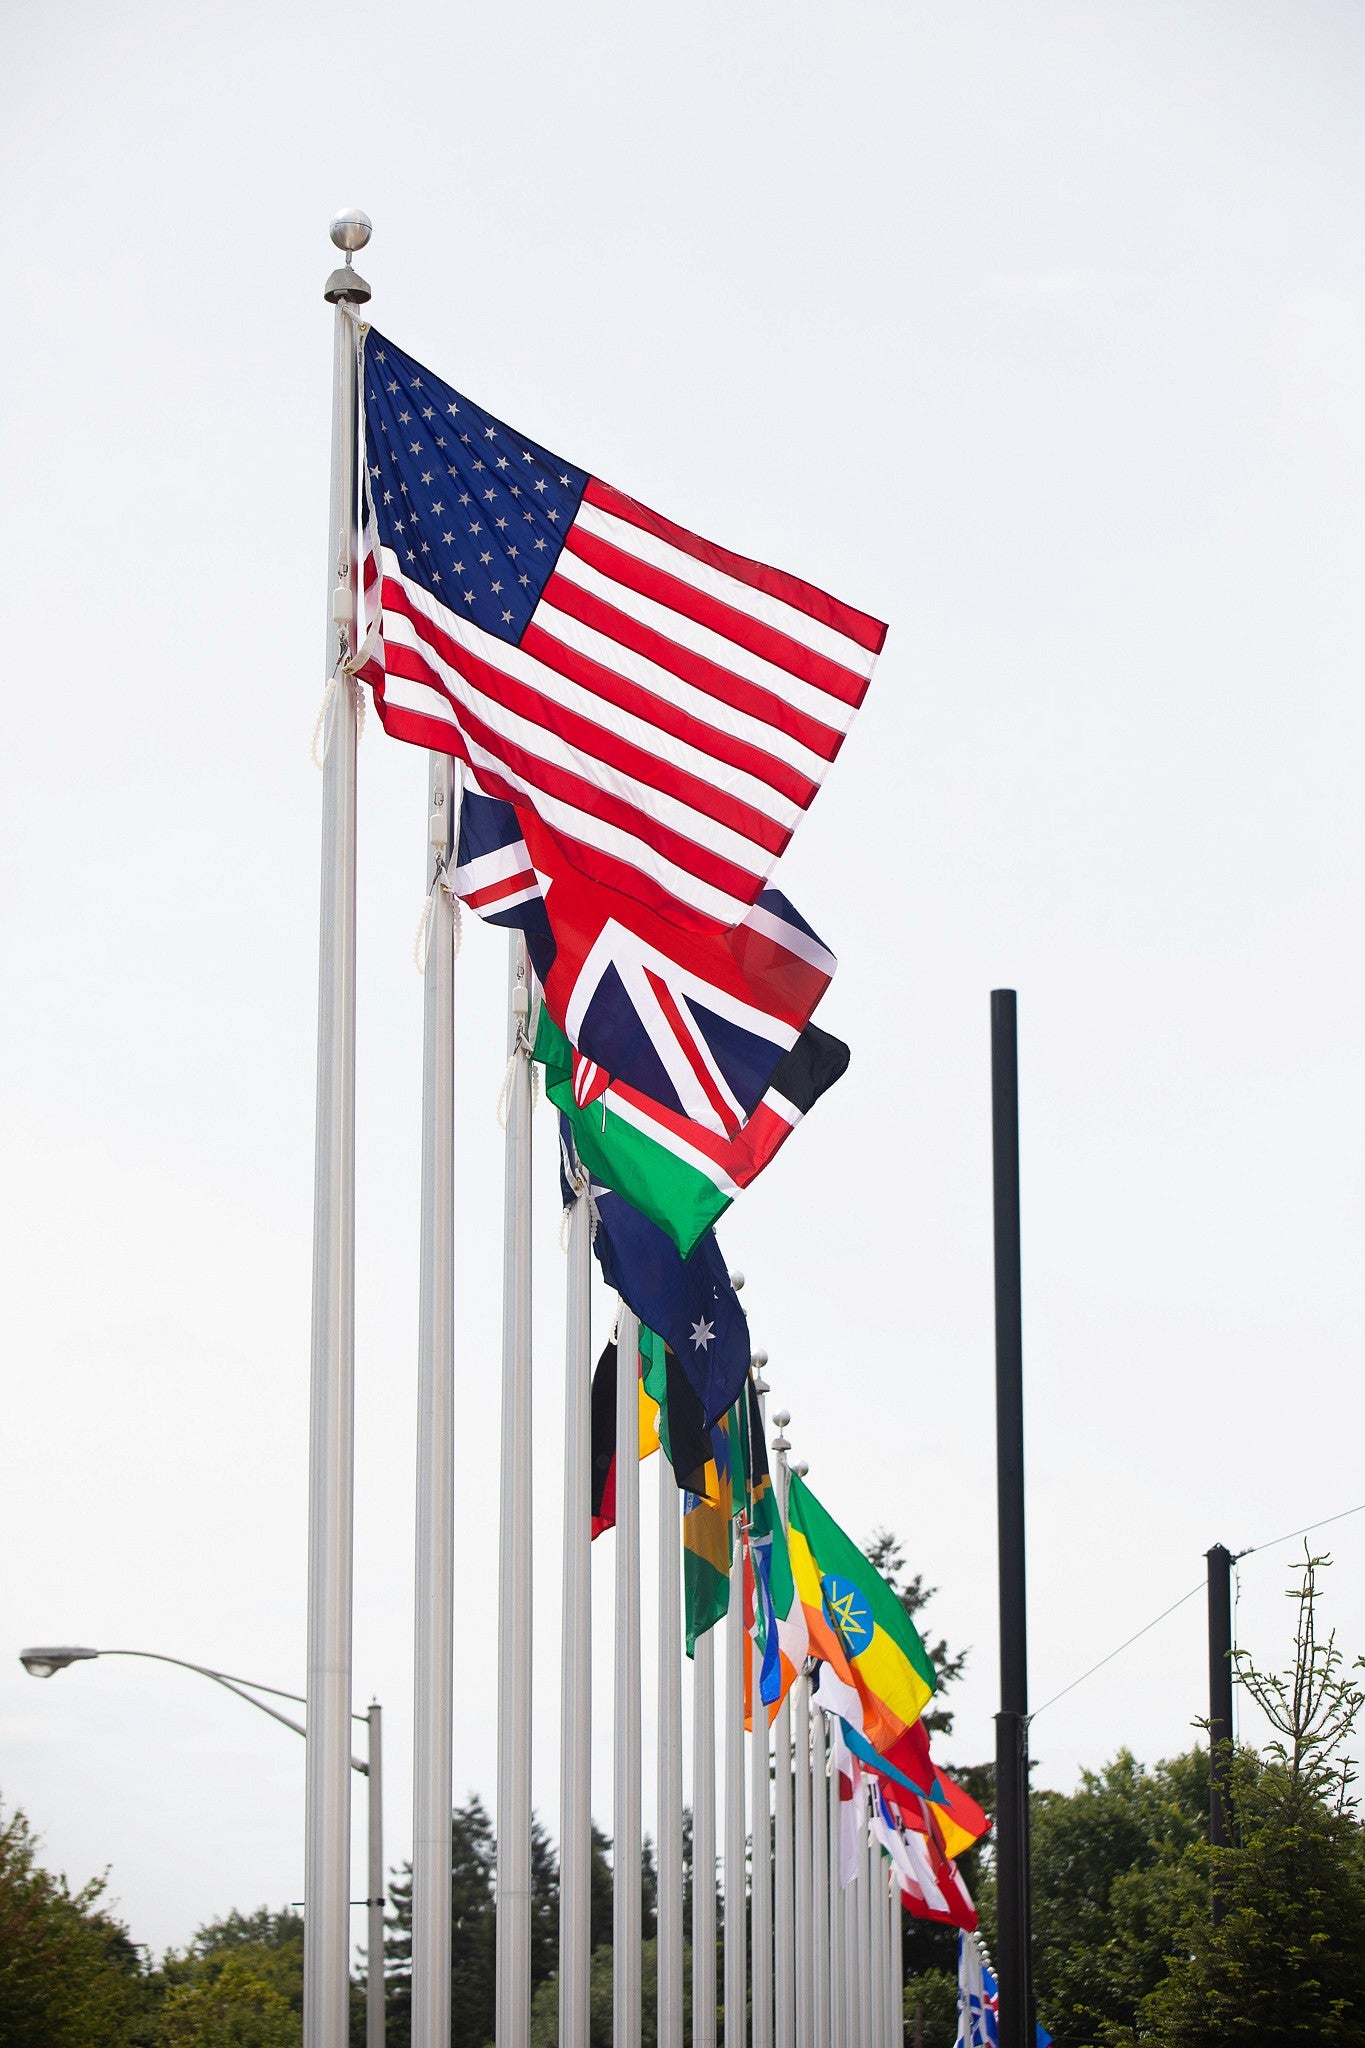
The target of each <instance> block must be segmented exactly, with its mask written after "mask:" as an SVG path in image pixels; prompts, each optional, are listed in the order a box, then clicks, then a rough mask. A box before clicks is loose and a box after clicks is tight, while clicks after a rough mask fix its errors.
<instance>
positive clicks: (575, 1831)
mask: <svg viewBox="0 0 1365 2048" xmlns="http://www.w3.org/2000/svg"><path fill="white" fill-rule="evenodd" d="M580 1174H581V1182H582V1184H581V1188H580V1192H579V1194H578V1196H577V1199H576V1200H575V1202H574V1205H573V1207H572V1209H571V1210H570V1211H569V1274H568V1296H567V1306H566V1314H565V1336H564V1378H565V1387H564V1594H563V1622H562V1634H561V1637H560V1671H559V1686H560V1692H559V1815H560V1818H559V2041H560V2048H588V2039H589V2032H590V2025H589V2011H588V1997H589V1974H590V1970H591V1964H592V1933H591V1920H592V1319H591V1299H592V1205H591V1201H590V1199H589V1196H588V1185H587V1175H586V1174H585V1173H582V1169H580Z"/></svg>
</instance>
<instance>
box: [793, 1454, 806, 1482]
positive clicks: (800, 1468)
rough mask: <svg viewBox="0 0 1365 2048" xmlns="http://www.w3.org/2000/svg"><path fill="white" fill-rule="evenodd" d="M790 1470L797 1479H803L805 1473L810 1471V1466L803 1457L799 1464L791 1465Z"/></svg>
mask: <svg viewBox="0 0 1365 2048" xmlns="http://www.w3.org/2000/svg"><path fill="white" fill-rule="evenodd" d="M792 1471H793V1472H794V1473H795V1474H796V1476H797V1478H798V1479H804V1478H805V1476H806V1474H807V1473H808V1472H809V1471H810V1466H809V1465H808V1464H807V1463H806V1461H805V1459H804V1458H803V1459H802V1460H801V1462H800V1464H799V1465H793V1466H792Z"/></svg>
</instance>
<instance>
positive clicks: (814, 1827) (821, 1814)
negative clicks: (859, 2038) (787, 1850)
mask: <svg viewBox="0 0 1365 2048" xmlns="http://www.w3.org/2000/svg"><path fill="white" fill-rule="evenodd" d="M810 1724H811V1830H810V1833H811V1926H810V1935H811V2040H812V2042H813V2044H814V2048H830V2039H829V1800H828V1798H827V1797H826V1793H825V1717H824V1714H823V1712H822V1711H821V1710H820V1708H818V1707H817V1708H816V1709H815V1711H814V1713H813V1714H812V1715H811V1717H810Z"/></svg>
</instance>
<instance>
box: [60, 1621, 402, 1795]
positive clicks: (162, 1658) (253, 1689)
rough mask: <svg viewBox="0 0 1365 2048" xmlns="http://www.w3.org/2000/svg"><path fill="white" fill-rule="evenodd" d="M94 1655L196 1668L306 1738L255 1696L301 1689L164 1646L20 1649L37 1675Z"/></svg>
mask: <svg viewBox="0 0 1365 2048" xmlns="http://www.w3.org/2000/svg"><path fill="white" fill-rule="evenodd" d="M93 1657H143V1658H145V1659H146V1660H147V1661H148V1662H149V1663H152V1664H173V1665H175V1667H176V1669H177V1670H179V1671H194V1672H197V1673H198V1675H199V1676H200V1678H211V1679H212V1680H213V1683H214V1684H215V1685H221V1686H222V1688H223V1690H224V1691H225V1692H231V1693H235V1694H236V1695H237V1698H238V1699H239V1700H245V1701H246V1703H247V1705H248V1706H249V1707H258V1708H259V1709H260V1711H261V1713H263V1714H269V1716H270V1718H271V1720H272V1721H279V1722H281V1723H282V1725H283V1726H284V1727H286V1728H292V1729H293V1731H294V1733H295V1734H296V1735H302V1736H303V1737H304V1739H305V1741H306V1740H307V1737H308V1730H307V1729H306V1728H305V1727H304V1725H303V1722H302V1721H296V1720H295V1719H294V1718H293V1716H292V1715H290V1714H282V1713H281V1712H280V1710H279V1708H278V1707H272V1706H268V1705H267V1703H266V1702H265V1701H264V1700H260V1699H257V1697H256V1695H257V1693H259V1692H268V1693H269V1694H270V1695H271V1697H272V1698H274V1699H277V1700H293V1701H295V1702H296V1703H297V1704H298V1705H299V1706H303V1705H304V1697H303V1694H302V1693H298V1692H285V1691H283V1690H282V1689H281V1687H279V1686H278V1685H261V1684H260V1683H259V1682H258V1681H257V1680H256V1679H254V1678H238V1677H236V1676H234V1674H233V1673H232V1672H230V1671H215V1670H214V1669H213V1667H212V1665H210V1664H192V1663H191V1662H190V1661H189V1659H188V1658H187V1657H168V1656H167V1655H166V1654H165V1652H164V1651H161V1650H87V1649H67V1648H63V1649H58V1650H23V1651H21V1652H20V1661H21V1662H22V1663H23V1664H24V1666H25V1667H26V1668H27V1669H28V1670H30V1671H32V1672H33V1675H34V1676H35V1677H42V1678H49V1677H51V1675H52V1673H53V1672H54V1671H60V1670H62V1669H63V1668H64V1666H66V1665H67V1664H76V1663H86V1662H88V1661H89V1660H90V1659H91V1658H93ZM366 1718H367V1716H366V1715H364V1714H355V1713H353V1714H352V1715H351V1719H352V1720H353V1721H364V1720H365V1719H366ZM351 1769H352V1770H353V1771H359V1772H360V1773H361V1775H362V1776H363V1777H368V1776H369V1772H370V1767H369V1765H368V1764H367V1763H366V1762H365V1760H364V1758H363V1757H358V1756H353V1757H352V1758H351Z"/></svg>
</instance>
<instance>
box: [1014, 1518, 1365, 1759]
mask: <svg viewBox="0 0 1365 2048" xmlns="http://www.w3.org/2000/svg"><path fill="white" fill-rule="evenodd" d="M1360 1514H1365V1500H1363V1501H1361V1502H1360V1503H1359V1505H1358V1506H1356V1507H1353V1508H1342V1510H1341V1511H1340V1513H1339V1514H1335V1515H1324V1516H1323V1517H1322V1519H1321V1520H1320V1521H1317V1522H1305V1524H1304V1526H1303V1527H1302V1528H1301V1529H1286V1531H1285V1533H1284V1535H1283V1536H1269V1537H1267V1538H1266V1541H1265V1542H1264V1543H1249V1544H1248V1545H1247V1547H1246V1549H1245V1550H1237V1551H1234V1552H1233V1559H1234V1562H1236V1561H1238V1560H1240V1559H1241V1558H1244V1557H1254V1556H1255V1555H1256V1553H1257V1551H1258V1550H1273V1549H1274V1548H1275V1546H1276V1544H1277V1543H1291V1542H1292V1541H1293V1540H1294V1538H1295V1537H1296V1536H1311V1535H1312V1533H1313V1531H1314V1530H1315V1529H1327V1528H1330V1527H1331V1525H1332V1523H1333V1522H1345V1521H1347V1520H1348V1519H1349V1518H1350V1517H1351V1516H1352V1515H1360ZM1203 1586H1204V1580H1203V1579H1200V1581H1199V1583H1198V1585H1195V1586H1191V1587H1190V1590H1189V1592H1188V1593H1182V1594H1181V1596H1180V1598H1179V1599H1178V1600H1173V1601H1172V1602H1171V1604H1170V1606H1169V1607H1163V1608H1162V1610H1161V1612H1160V1614H1156V1615H1153V1617H1152V1619H1151V1620H1150V1621H1148V1622H1144V1623H1143V1625H1142V1627H1141V1628H1140V1629H1138V1630H1137V1632H1136V1633H1135V1634H1134V1635H1131V1636H1129V1637H1128V1639H1127V1641H1126V1642H1122V1643H1120V1644H1119V1646H1118V1648H1117V1649H1116V1650H1111V1651H1110V1652H1109V1654H1108V1656H1107V1657H1101V1658H1100V1661H1099V1663H1098V1664H1092V1665H1091V1666H1090V1669H1089V1670H1088V1671H1083V1672H1082V1673H1081V1675H1080V1677H1079V1678H1073V1679H1072V1681H1071V1683H1070V1684H1069V1685H1064V1686H1063V1687H1062V1689H1061V1691H1060V1692H1054V1693H1053V1695H1052V1697H1051V1699H1047V1700H1044V1701H1043V1704H1042V1706H1041V1707H1035V1708H1034V1710H1033V1712H1032V1713H1031V1714H1030V1715H1029V1720H1030V1721H1036V1720H1037V1718H1038V1716H1039V1714H1045V1713H1046V1712H1047V1710H1048V1708H1049V1707H1055V1706H1056V1704H1057V1702H1058V1700H1060V1699H1065V1698H1066V1695H1067V1694H1068V1693H1069V1692H1074V1691H1075V1690H1076V1687H1077V1686H1078V1685H1084V1684H1085V1681H1086V1679H1087V1678H1093V1677H1094V1676H1095V1673H1096V1672H1097V1671H1103V1669H1104V1667H1105V1665H1106V1664H1112V1663H1113V1661H1114V1659H1115V1657H1121V1656H1122V1655H1123V1653H1124V1651H1125V1650H1129V1649H1131V1648H1132V1646H1133V1644H1134V1643H1136V1642H1137V1641H1139V1640H1140V1638H1141V1637H1143V1636H1145V1635H1147V1634H1149V1633H1150V1631H1151V1630H1152V1629H1154V1628H1155V1627H1156V1625H1157V1623H1158V1622H1160V1621H1165V1619H1166V1617H1167V1615H1168V1614H1174V1613H1175V1611H1176V1609H1177V1607H1183V1606H1184V1605H1185V1602H1186V1601H1187V1600H1193V1598H1194V1596H1195V1594H1196V1593H1198V1592H1200V1591H1201V1590H1202V1588H1203Z"/></svg>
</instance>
